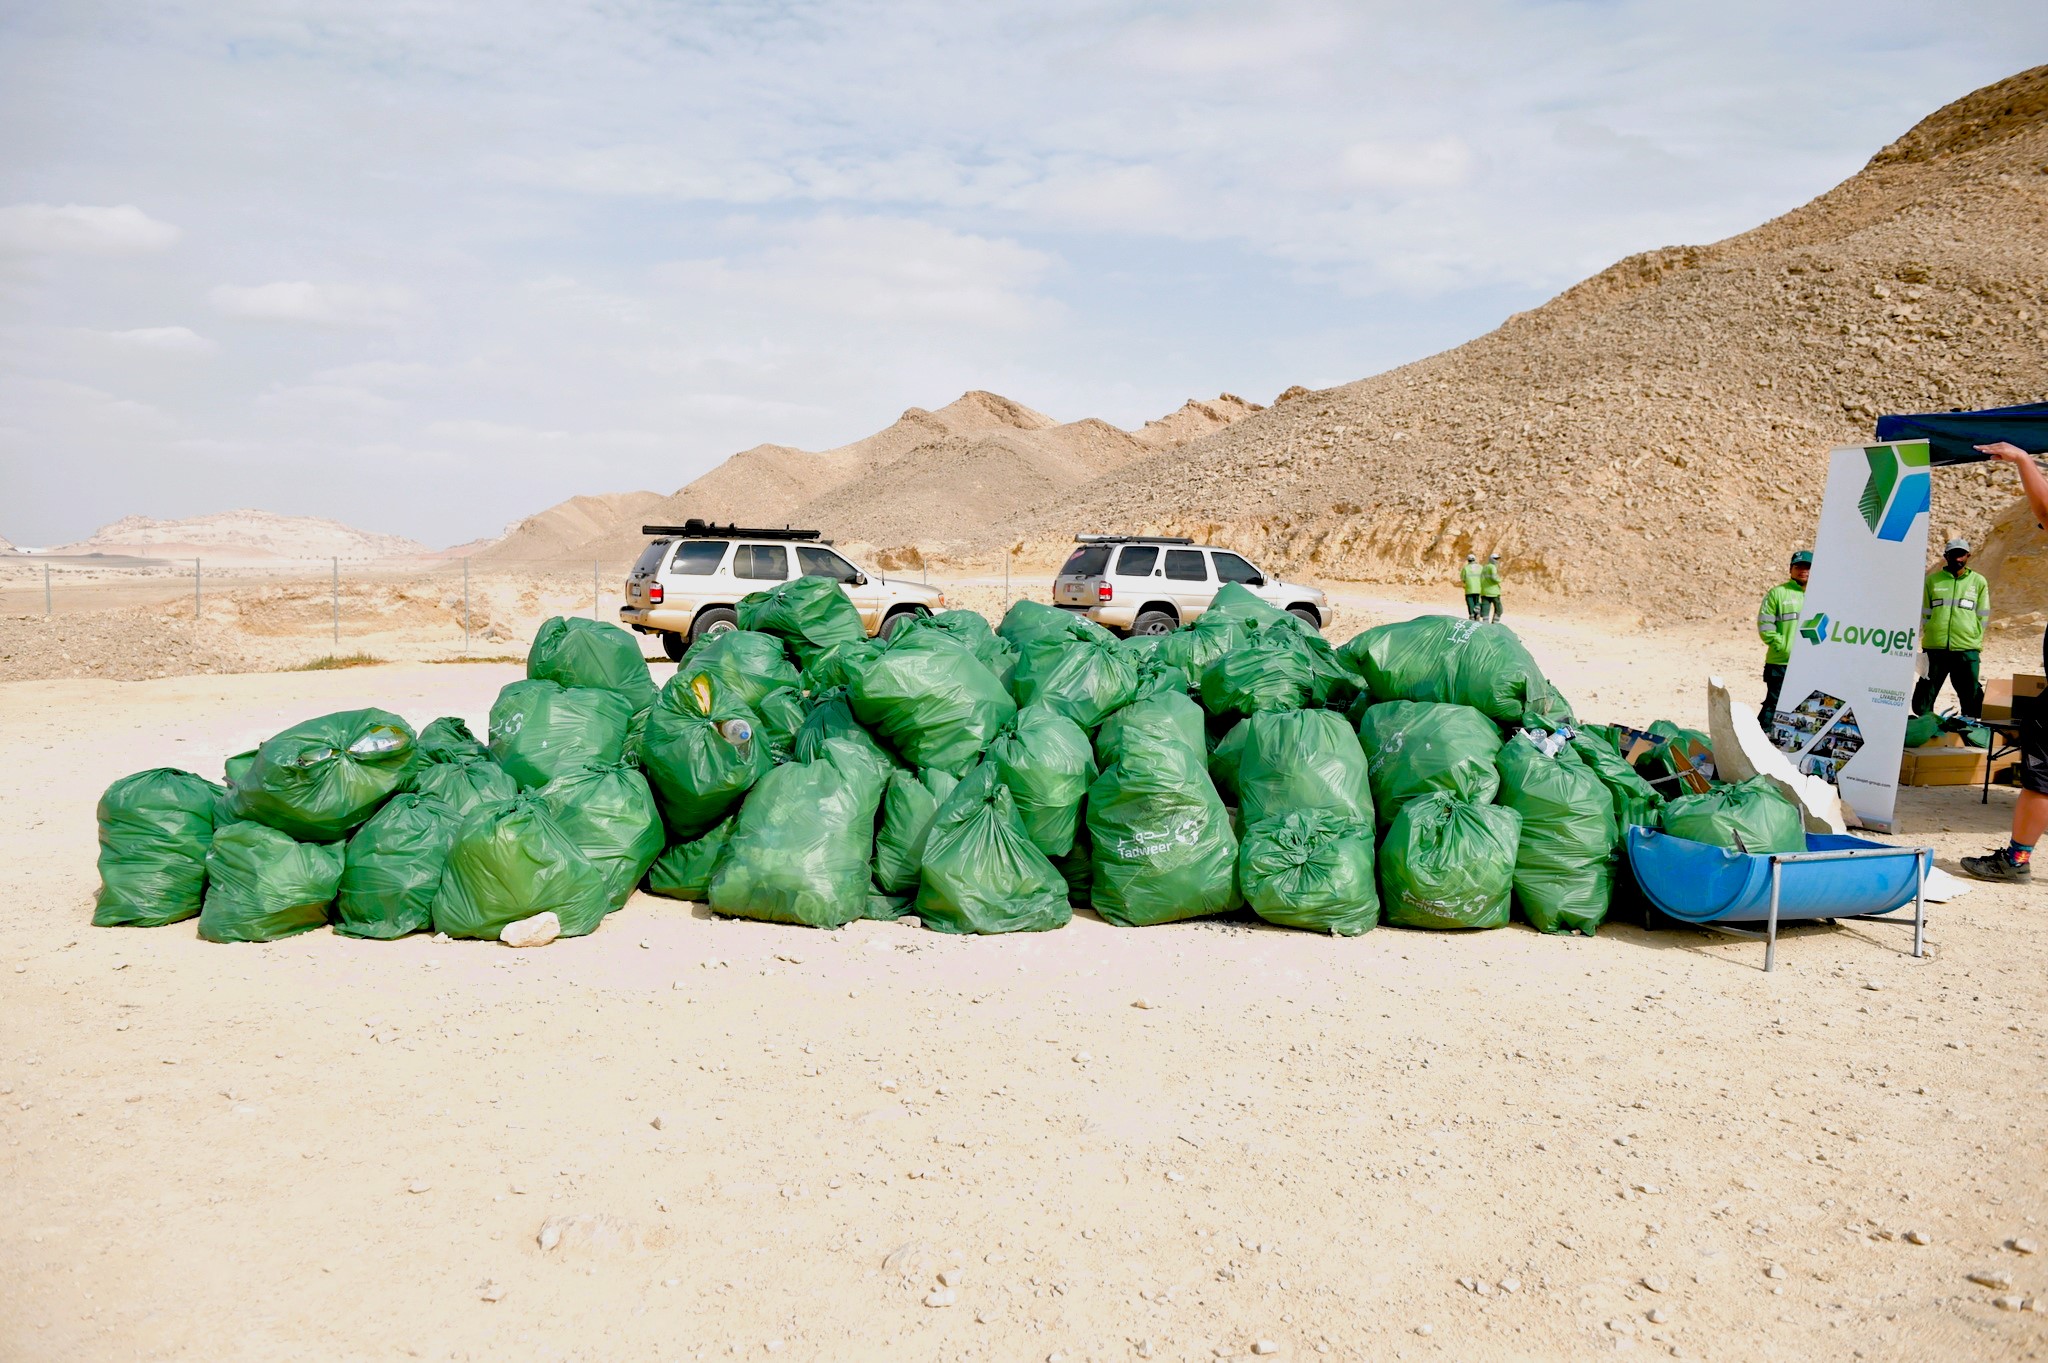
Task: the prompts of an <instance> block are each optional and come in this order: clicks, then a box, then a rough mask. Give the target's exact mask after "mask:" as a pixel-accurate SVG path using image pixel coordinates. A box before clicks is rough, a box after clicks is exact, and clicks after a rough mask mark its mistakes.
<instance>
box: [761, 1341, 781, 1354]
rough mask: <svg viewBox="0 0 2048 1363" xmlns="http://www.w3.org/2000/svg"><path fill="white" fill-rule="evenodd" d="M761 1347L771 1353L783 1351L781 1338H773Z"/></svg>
mask: <svg viewBox="0 0 2048 1363" xmlns="http://www.w3.org/2000/svg"><path fill="white" fill-rule="evenodd" d="M761 1347H762V1348H764V1349H766V1350H767V1351H768V1352H769V1353H771V1354H779V1353H781V1352H782V1341H781V1340H779V1339H771V1340H769V1341H768V1342H767V1343H766V1344H763V1345H762V1346H761Z"/></svg>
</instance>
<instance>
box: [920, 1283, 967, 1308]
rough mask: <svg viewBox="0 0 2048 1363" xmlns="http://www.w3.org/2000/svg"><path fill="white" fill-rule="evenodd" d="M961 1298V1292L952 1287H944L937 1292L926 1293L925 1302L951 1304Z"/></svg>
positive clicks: (940, 1304)
mask: <svg viewBox="0 0 2048 1363" xmlns="http://www.w3.org/2000/svg"><path fill="white" fill-rule="evenodd" d="M959 1300H960V1294H959V1293H958V1292H955V1291H954V1290H953V1289H952V1288H950V1287H942V1288H940V1289H938V1290H937V1291H936V1292H928V1293H926V1294H925V1299H924V1304H925V1305H926V1306H951V1305H953V1304H954V1303H955V1302H957V1301H959Z"/></svg>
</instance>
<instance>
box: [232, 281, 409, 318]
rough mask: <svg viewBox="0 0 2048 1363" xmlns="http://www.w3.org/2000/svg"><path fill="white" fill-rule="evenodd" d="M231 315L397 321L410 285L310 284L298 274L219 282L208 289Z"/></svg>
mask: <svg viewBox="0 0 2048 1363" xmlns="http://www.w3.org/2000/svg"><path fill="white" fill-rule="evenodd" d="M207 301H209V302H210V303H212V304H213V306H214V307H215V309H217V310H218V311H220V312H223V313H225V314H227V315H228V316H230V317H243V318H248V319H249V320H251V321H258V322H307V323H311V324H313V325H315V326H330V327H388V326H396V325H398V324H399V323H400V322H403V321H405V320H406V319H407V318H408V317H410V316H411V315H412V314H413V312H414V311H415V309H416V303H415V300H414V298H413V295H412V293H411V291H410V290H407V289H401V288H397V287H394V286H391V285H366V284H313V283H309V282H307V281H306V280H303V279H296V280H280V281H278V282H276V283H273V284H257V285H253V286H250V287H246V288H244V287H239V286H237V285H233V284H223V285H221V286H220V287H218V288H216V289H214V290H213V291H212V292H211V293H209V294H208V295H207Z"/></svg>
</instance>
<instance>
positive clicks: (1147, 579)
mask: <svg viewBox="0 0 2048 1363" xmlns="http://www.w3.org/2000/svg"><path fill="white" fill-rule="evenodd" d="M1074 542H1075V544H1076V546H1077V547H1076V548H1075V550H1074V552H1073V553H1072V554H1070V555H1068V557H1067V562H1066V565H1065V566H1064V567H1062V568H1061V569H1060V571H1059V575H1058V576H1057V577H1055V578H1054V579H1053V584H1052V603H1053V604H1054V605H1055V606H1058V607H1060V608H1061V609H1062V610H1070V611H1073V612H1075V613H1076V614H1080V615H1085V616H1087V617H1088V618H1089V619H1090V620H1093V621H1094V622H1095V623H1096V624H1098V625H1104V626H1107V627H1108V628H1110V629H1113V630H1117V631H1119V632H1121V633H1124V634H1164V633H1166V632H1167V631H1168V630H1171V629H1175V628H1178V627H1179V626H1181V625H1186V624H1192V623H1193V622H1194V621H1195V620H1196V619H1198V618H1199V617H1200V616H1201V614H1202V612H1203V611H1205V610H1207V609H1209V602H1210V601H1212V600H1213V599H1215V596H1216V593H1217V592H1218V591H1220V590H1222V588H1223V584H1225V583H1226V582H1235V583H1237V584H1239V585H1240V586H1242V587H1244V588H1246V589H1247V590H1249V591H1250V592H1251V594H1252V595H1254V596H1256V597H1258V598H1259V599H1260V600H1261V601H1266V602H1270V603H1271V604H1273V605H1275V606H1278V607H1279V608H1280V609H1281V610H1284V611H1286V612H1287V613H1288V614H1290V615H1293V616H1297V617H1299V618H1300V619H1301V620H1302V621H1303V622H1304V623H1306V624H1310V625H1313V626H1315V627H1316V628H1317V629H1321V628H1322V627H1323V626H1325V625H1327V624H1329V623H1330V621H1331V620H1332V619H1333V618H1335V617H1334V616H1333V615H1332V613H1331V611H1330V604H1329V598H1328V597H1327V596H1325V595H1324V594H1323V592H1322V591H1321V589H1319V588H1316V587H1304V586H1301V585H1300V584H1298V583H1293V582H1286V581H1283V580H1282V579H1280V578H1277V577H1271V576H1268V575H1267V574H1266V573H1263V572H1261V571H1260V570H1259V569H1258V568H1256V567H1255V566H1253V564H1252V562H1251V561H1250V560H1249V559H1247V558H1245V557H1244V556H1243V555H1242V554H1238V553H1235V552H1233V551H1231V550H1229V549H1218V548H1215V547H1213V546H1211V545H1207V544H1196V543H1195V542H1194V541H1193V540H1191V539H1187V538H1184V537H1175V536H1170V535H1076V536H1074Z"/></svg>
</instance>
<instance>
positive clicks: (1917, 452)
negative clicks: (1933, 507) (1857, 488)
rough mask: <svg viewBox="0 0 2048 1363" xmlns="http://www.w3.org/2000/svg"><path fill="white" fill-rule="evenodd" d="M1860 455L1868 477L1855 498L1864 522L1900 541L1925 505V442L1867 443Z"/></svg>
mask: <svg viewBox="0 0 2048 1363" xmlns="http://www.w3.org/2000/svg"><path fill="white" fill-rule="evenodd" d="M1863 457H1864V458H1865V459H1867V460H1869V461H1870V478H1869V480H1868V481H1867V482H1865V483H1864V484H1863V496H1862V498H1861V500H1859V501H1858V502H1857V507H1858V509H1860V510H1861V511H1862V512H1863V523H1864V524H1865V525H1868V526H1869V527H1870V533H1872V534H1873V535H1876V536H1877V537H1878V538H1879V539H1881V540H1891V541H1893V542H1894V543H1896V542H1899V541H1902V540H1904V539H1905V538H1906V532H1907V531H1909V530H1911V529H1912V528H1913V518H1914V517H1916V516H1918V515H1920V514H1921V513H1922V512H1924V511H1926V510H1927V508H1928V504H1929V492H1930V489H1929V484H1928V477H1927V446H1926V444H1925V443H1923V442H1920V441H1914V442H1912V443H1910V444H1907V445H1866V446H1865V447H1864V449H1863Z"/></svg>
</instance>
